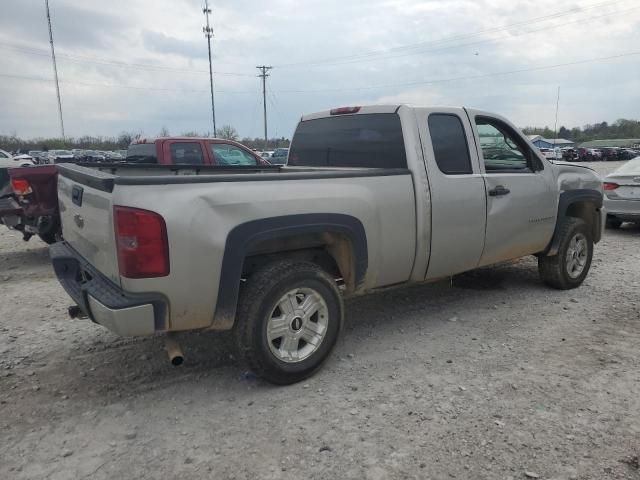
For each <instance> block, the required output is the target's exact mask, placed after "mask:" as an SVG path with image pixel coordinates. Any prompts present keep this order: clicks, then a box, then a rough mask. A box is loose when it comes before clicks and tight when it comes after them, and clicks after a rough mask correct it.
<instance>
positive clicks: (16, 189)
mask: <svg viewBox="0 0 640 480" xmlns="http://www.w3.org/2000/svg"><path fill="white" fill-rule="evenodd" d="M11 188H12V189H13V193H15V194H16V195H29V194H30V193H33V190H31V185H30V184H29V181H28V180H26V179H24V178H12V179H11Z"/></svg>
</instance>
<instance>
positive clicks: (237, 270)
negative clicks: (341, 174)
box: [211, 213, 369, 330]
mask: <svg viewBox="0 0 640 480" xmlns="http://www.w3.org/2000/svg"><path fill="white" fill-rule="evenodd" d="M308 233H338V234H341V235H344V236H345V237H347V238H348V239H349V241H350V242H351V246H352V254H353V257H354V265H353V268H354V278H355V284H356V286H358V285H361V284H362V283H363V281H364V277H365V275H366V273H367V268H368V262H369V256H368V255H369V254H368V247H367V236H366V232H365V229H364V226H363V225H362V222H360V220H358V219H357V218H355V217H353V216H351V215H344V214H337V213H310V214H298V215H283V216H279V217H270V218H263V219H259V220H252V221H249V222H246V223H242V224H240V225H237V226H236V227H234V228H233V229H232V230H231V231H230V232H229V234H228V235H227V240H226V242H225V249H224V256H223V258H222V268H221V269H220V282H219V285H218V299H217V302H216V308H215V313H214V317H213V323H212V325H211V328H212V329H215V330H228V329H230V328H232V327H233V324H234V322H235V316H236V309H237V306H238V298H239V291H240V280H241V276H242V267H243V264H244V260H245V258H246V256H247V254H248V253H249V252H250V251H251V249H252V248H253V247H254V246H255V245H257V244H258V243H260V242H263V241H265V240H273V239H277V238H284V237H289V236H292V235H301V234H308Z"/></svg>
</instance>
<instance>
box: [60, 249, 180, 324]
mask: <svg viewBox="0 0 640 480" xmlns="http://www.w3.org/2000/svg"><path fill="white" fill-rule="evenodd" d="M49 253H50V255H51V261H52V262H53V269H54V271H55V272H56V276H57V277H58V281H59V282H60V284H61V285H62V286H63V287H64V289H65V290H66V292H67V294H69V296H70V297H71V298H72V299H73V300H74V301H75V302H76V303H77V304H78V306H79V307H80V309H81V310H82V311H83V312H84V313H85V314H86V315H87V316H88V317H89V318H91V320H93V321H94V322H95V323H98V324H100V325H102V326H103V327H106V328H108V329H109V330H111V331H112V332H114V333H116V334H118V335H121V336H144V335H152V334H154V333H156V332H159V331H164V330H166V329H167V318H168V303H167V301H166V299H165V298H164V297H163V296H162V295H160V294H133V293H129V292H125V291H124V290H122V289H121V288H120V287H119V286H118V285H116V284H114V283H113V282H111V281H110V280H109V279H107V278H105V277H104V276H103V275H102V274H101V273H99V272H98V271H96V270H95V269H94V268H93V267H92V266H91V265H90V264H88V263H87V261H86V260H84V258H82V257H81V256H80V255H79V254H78V253H77V252H76V251H75V250H73V248H71V247H70V246H69V244H67V243H66V242H59V243H55V244H53V245H51V246H50V247H49Z"/></svg>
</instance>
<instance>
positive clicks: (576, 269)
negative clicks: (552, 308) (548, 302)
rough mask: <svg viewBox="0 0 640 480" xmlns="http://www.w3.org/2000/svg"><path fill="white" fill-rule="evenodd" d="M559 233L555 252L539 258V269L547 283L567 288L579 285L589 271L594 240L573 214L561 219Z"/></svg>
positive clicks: (584, 224)
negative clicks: (556, 251)
mask: <svg viewBox="0 0 640 480" xmlns="http://www.w3.org/2000/svg"><path fill="white" fill-rule="evenodd" d="M558 234H559V235H560V245H559V247H558V253H557V255H553V256H540V257H538V272H539V273H540V277H541V278H542V281H544V283H546V284H547V285H549V286H551V287H553V288H557V289H560V290H569V289H571V288H576V287H579V286H580V285H581V284H582V282H583V281H584V279H585V277H586V276H587V273H589V268H590V267H591V258H592V257H593V239H592V237H591V230H590V229H589V227H588V225H587V224H586V223H585V222H584V220H581V219H579V218H574V217H565V218H564V219H563V220H562V223H561V224H560V228H559V230H558Z"/></svg>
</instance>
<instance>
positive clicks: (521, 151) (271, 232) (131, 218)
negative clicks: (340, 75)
mask: <svg viewBox="0 0 640 480" xmlns="http://www.w3.org/2000/svg"><path fill="white" fill-rule="evenodd" d="M59 168H60V174H59V184H58V188H59V200H60V209H61V214H62V225H63V235H64V238H65V241H64V242H62V243H58V244H55V245H53V246H52V247H51V257H52V259H53V265H54V268H55V271H56V274H57V276H58V278H59V280H60V282H61V283H62V285H63V286H64V287H65V289H66V290H67V292H68V293H69V295H70V296H71V297H72V298H73V300H74V301H75V302H76V303H77V306H74V307H73V308H71V309H70V310H71V312H72V313H73V314H74V315H79V314H80V315H82V314H84V315H87V316H89V317H90V318H91V319H92V320H93V321H95V322H96V323H99V324H101V325H103V326H105V327H107V328H108V329H110V330H112V331H114V332H116V333H117V334H120V335H151V334H154V333H157V332H174V331H180V330H193V329H214V330H229V329H233V331H234V332H235V338H236V340H237V346H238V350H239V352H240V354H241V357H242V358H243V359H244V360H245V361H246V363H247V364H248V365H249V366H250V368H251V369H253V370H254V371H255V372H256V373H257V374H259V375H261V376H262V377H264V378H266V379H267V380H269V381H271V382H274V383H277V384H287V383H293V382H296V381H299V380H301V379H303V378H305V377H307V376H309V375H311V374H312V373H313V372H314V371H315V370H316V369H317V368H318V367H319V366H320V365H321V364H322V362H323V361H324V360H325V359H326V358H327V356H328V355H329V353H330V351H331V349H332V348H333V346H334V345H335V343H336V339H337V337H338V334H339V332H340V329H341V327H342V323H343V303H342V297H343V296H345V295H354V294H361V293H364V292H368V291H371V290H372V289H377V288H380V287H387V286H397V285H406V284H410V283H416V282H424V281H431V280H435V279H439V278H442V277H448V276H451V275H455V274H457V273H460V272H464V271H467V270H471V269H474V268H477V267H482V266H484V265H491V264H495V263H498V262H503V261H506V260H511V259H516V258H519V257H522V256H525V255H536V256H537V258H538V265H539V272H540V276H541V278H542V281H544V282H545V283H547V284H548V285H550V286H552V287H554V288H559V289H569V288H575V287H578V286H579V285H580V284H581V283H582V281H583V280H584V278H585V276H586V275H587V272H588V271H589V267H590V264H591V258H592V254H593V244H594V243H596V242H598V241H599V240H600V237H601V234H602V231H603V224H604V221H605V218H606V214H605V212H604V209H603V206H602V205H603V194H602V185H601V181H600V179H599V177H598V175H596V174H595V173H594V172H593V171H592V170H590V169H588V168H585V167H581V166H577V165H569V164H561V163H555V164H554V163H552V162H550V161H548V160H546V159H545V158H543V157H542V155H541V154H540V153H539V151H538V150H537V149H536V148H535V147H534V146H533V145H532V144H531V143H530V142H529V141H528V140H527V138H526V137H525V136H524V135H522V134H521V132H520V131H519V130H518V129H517V128H516V127H514V126H513V125H512V124H511V123H510V122H509V121H507V120H506V119H504V118H502V117H500V116H498V115H494V114H490V113H487V112H481V111H477V110H472V109H467V108H441V107H437V108H436V107H433V108H422V107H411V106H406V105H393V106H368V107H348V108H339V109H334V110H331V111H327V112H321V113H315V114H312V115H306V116H304V117H302V119H301V121H300V123H299V124H298V126H297V128H296V131H295V134H294V136H293V140H292V144H291V149H290V152H289V158H288V164H287V166H284V167H278V166H265V167H251V168H250V169H242V168H240V169H238V168H236V169H233V170H229V169H225V168H221V167H200V168H194V167H189V166H183V167H181V166H166V167H165V166H144V167H143V166H134V167H128V166H122V167H113V166H109V167H106V168H100V167H95V168H86V167H80V166H76V165H60V167H59Z"/></svg>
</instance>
